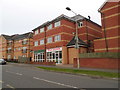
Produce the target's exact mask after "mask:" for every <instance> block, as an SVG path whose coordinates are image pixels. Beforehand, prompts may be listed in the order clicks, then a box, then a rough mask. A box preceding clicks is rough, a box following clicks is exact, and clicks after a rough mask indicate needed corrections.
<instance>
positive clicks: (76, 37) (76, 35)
mask: <svg viewBox="0 0 120 90" xmlns="http://www.w3.org/2000/svg"><path fill="white" fill-rule="evenodd" d="M66 9H67V10H68V11H71V12H73V13H74V14H75V16H77V13H75V12H74V11H72V10H71V9H70V8H69V7H66ZM75 24H76V28H75V29H76V33H75V39H76V42H75V48H76V49H77V50H78V58H77V61H78V68H79V67H80V63H79V45H78V24H77V20H75Z"/></svg>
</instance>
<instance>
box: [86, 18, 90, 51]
mask: <svg viewBox="0 0 120 90" xmlns="http://www.w3.org/2000/svg"><path fill="white" fill-rule="evenodd" d="M87 21H88V19H86V33H87V34H86V36H87V44H88V27H87V26H88V24H87ZM88 52H89V47H87V53H88Z"/></svg>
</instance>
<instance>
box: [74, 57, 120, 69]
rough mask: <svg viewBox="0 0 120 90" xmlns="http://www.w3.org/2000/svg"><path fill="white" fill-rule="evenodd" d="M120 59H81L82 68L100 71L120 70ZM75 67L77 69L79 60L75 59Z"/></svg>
mask: <svg viewBox="0 0 120 90" xmlns="http://www.w3.org/2000/svg"><path fill="white" fill-rule="evenodd" d="M119 63H120V60H119V59H111V58H84V59H83V58H80V67H87V68H100V69H120V66H119V65H118V64H119ZM74 67H77V59H74Z"/></svg>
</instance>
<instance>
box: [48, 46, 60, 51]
mask: <svg viewBox="0 0 120 90" xmlns="http://www.w3.org/2000/svg"><path fill="white" fill-rule="evenodd" d="M54 51H62V47H57V48H50V49H47V50H46V52H54Z"/></svg>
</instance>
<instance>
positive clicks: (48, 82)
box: [0, 64, 118, 89]
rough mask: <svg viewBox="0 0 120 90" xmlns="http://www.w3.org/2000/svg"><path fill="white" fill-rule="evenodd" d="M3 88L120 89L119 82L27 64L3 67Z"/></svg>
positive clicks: (0, 81) (1, 81)
mask: <svg viewBox="0 0 120 90" xmlns="http://www.w3.org/2000/svg"><path fill="white" fill-rule="evenodd" d="M0 83H1V84H2V88H13V89H14V88H118V81H117V80H110V79H100V78H98V79H97V78H91V77H87V76H79V75H71V74H64V73H57V72H49V71H44V70H41V69H39V68H36V67H33V66H32V65H27V64H7V65H3V66H2V80H0Z"/></svg>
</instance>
